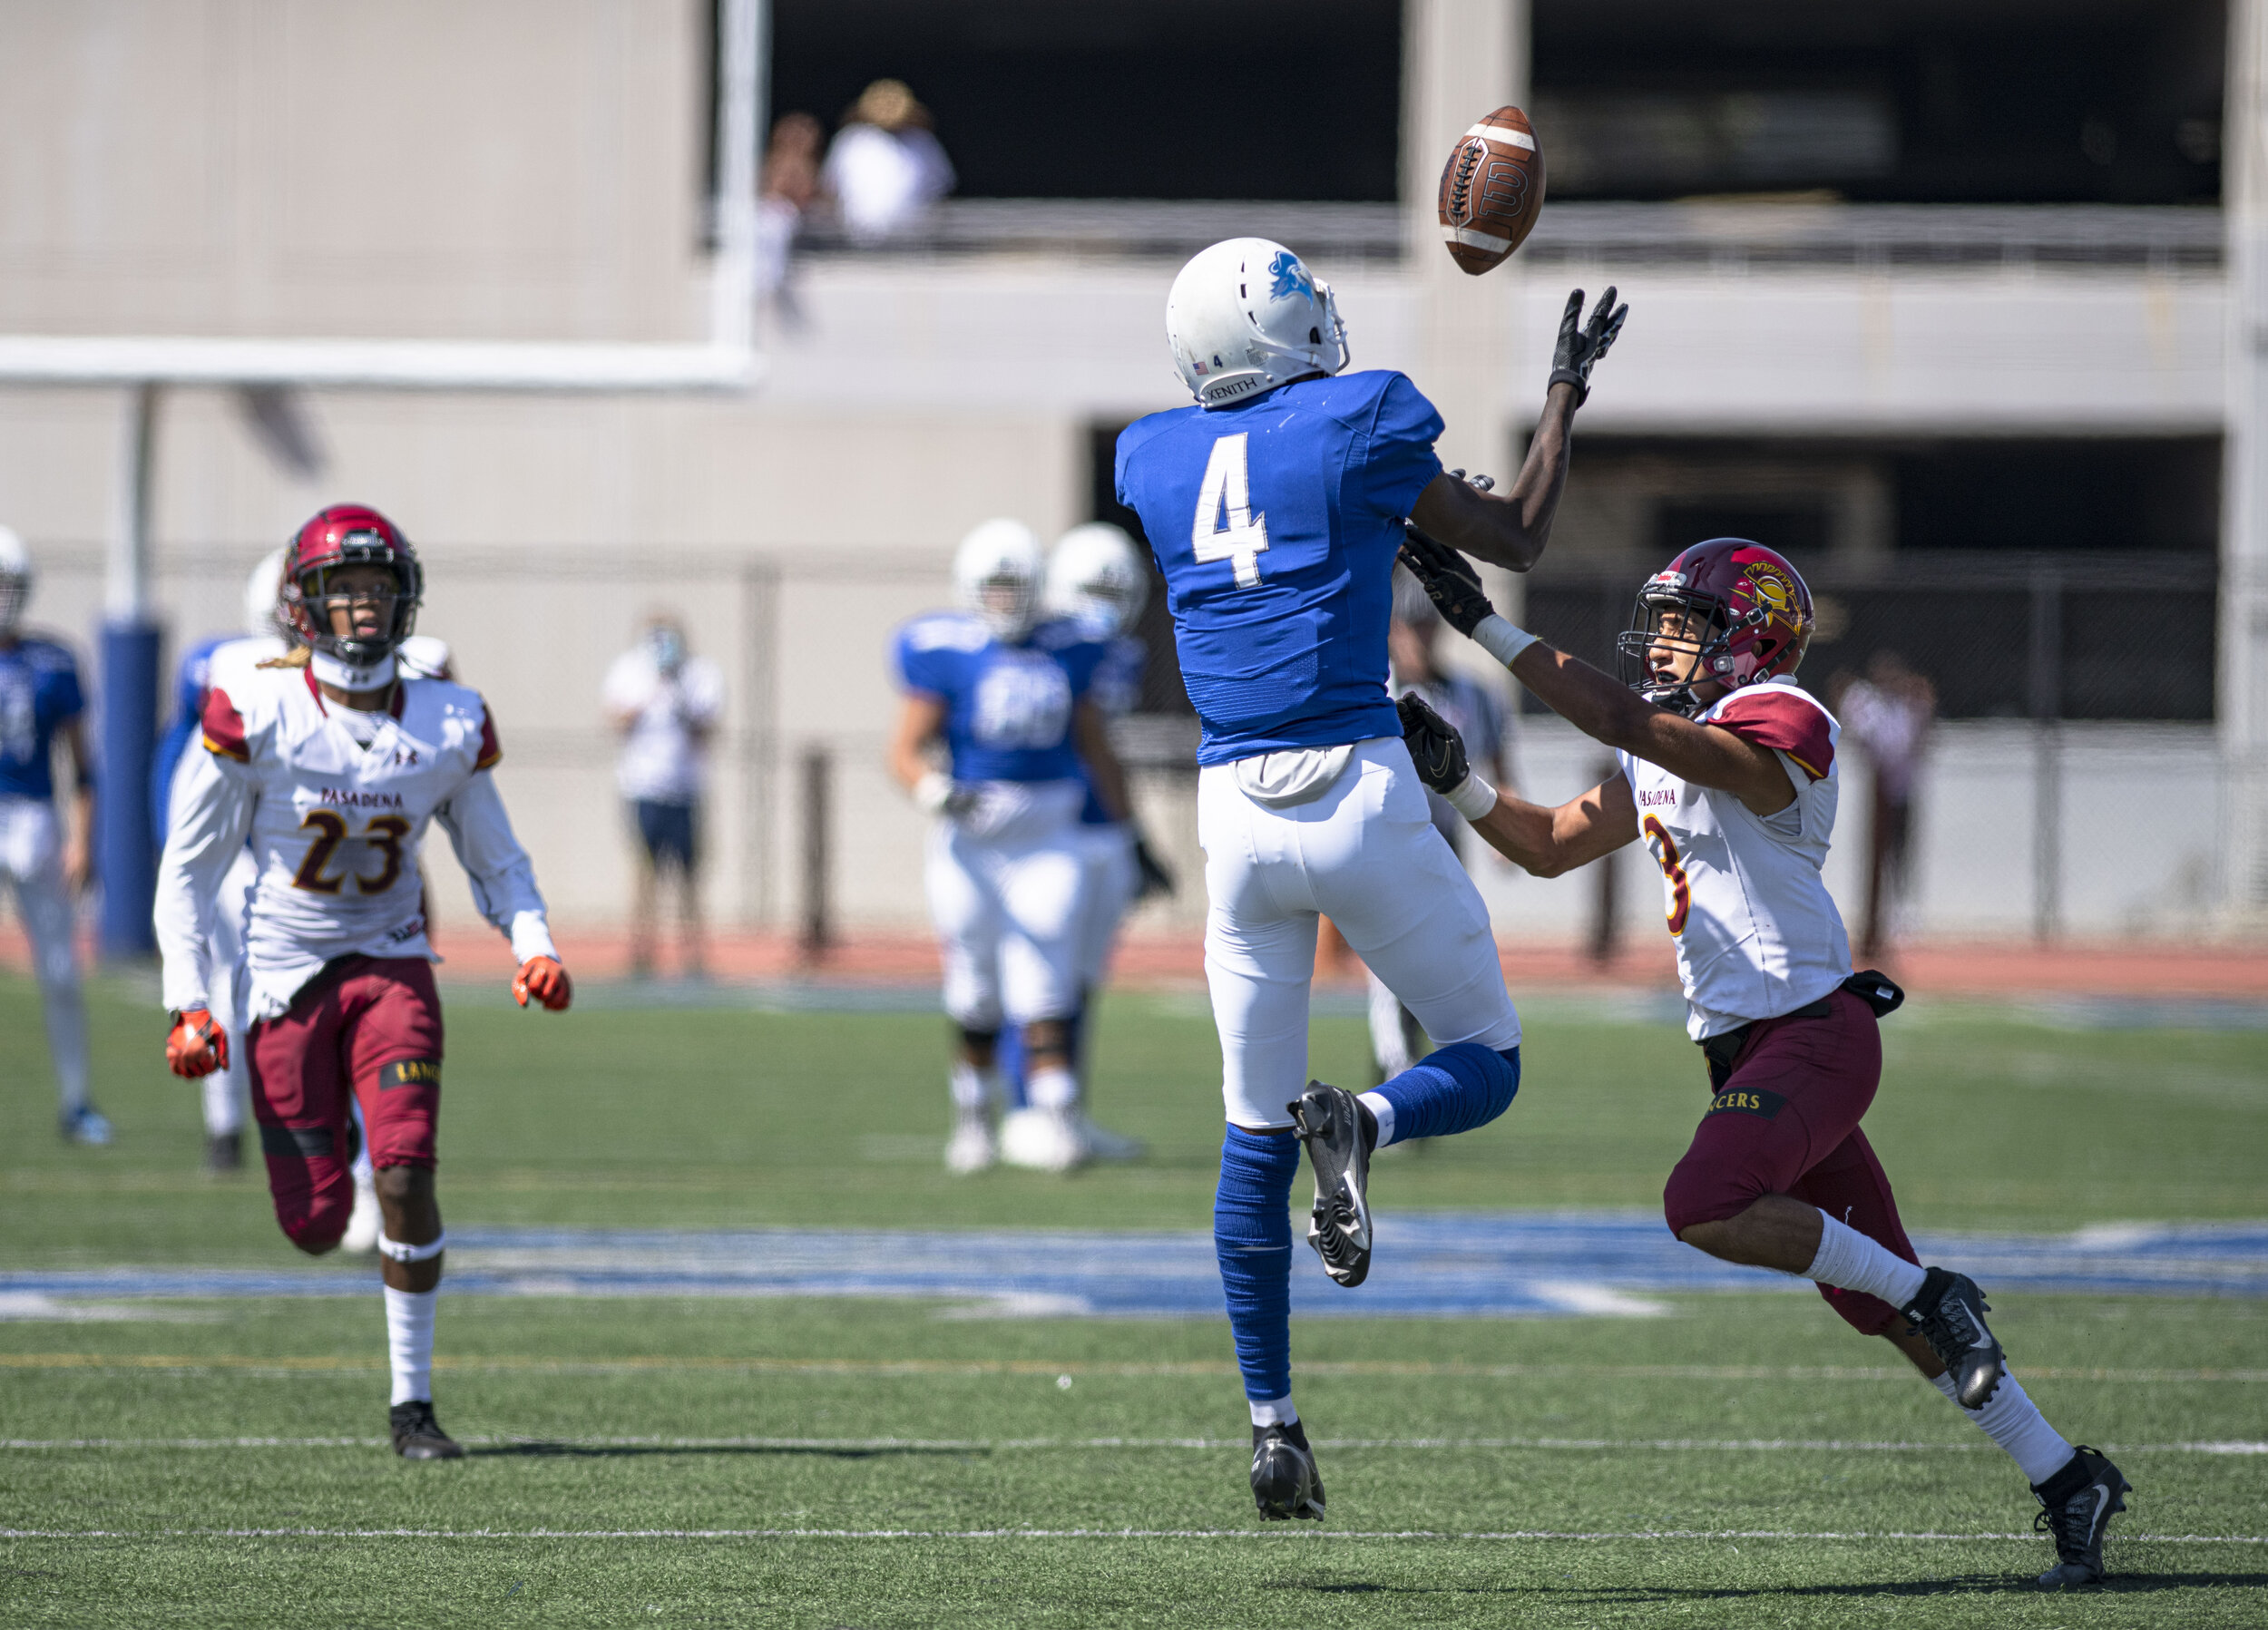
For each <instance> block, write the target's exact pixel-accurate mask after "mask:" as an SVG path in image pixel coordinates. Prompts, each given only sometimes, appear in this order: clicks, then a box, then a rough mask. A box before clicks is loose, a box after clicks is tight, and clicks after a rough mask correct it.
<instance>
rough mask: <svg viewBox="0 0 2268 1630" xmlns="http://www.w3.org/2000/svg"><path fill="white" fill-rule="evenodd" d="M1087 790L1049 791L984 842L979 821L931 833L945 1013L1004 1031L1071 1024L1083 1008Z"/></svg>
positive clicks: (965, 1024) (1038, 792)
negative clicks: (1079, 828) (1082, 808)
mask: <svg viewBox="0 0 2268 1630" xmlns="http://www.w3.org/2000/svg"><path fill="white" fill-rule="evenodd" d="M1084 797H1085V788H1084V787H1083V786H1080V784H1079V783H1077V782H1063V783H1045V784H1041V786H1034V787H1032V788H1030V789H1028V791H1027V792H1026V793H1025V795H1023V796H1022V797H1021V798H1020V799H1019V801H1018V803H1019V808H1018V813H1017V815H1016V818H1015V819H1013V820H1012V821H1010V822H1007V823H1005V824H1003V825H999V826H995V827H993V828H992V830H990V831H988V832H987V833H986V835H982V836H979V835H977V834H976V833H975V832H973V831H972V830H971V825H973V823H969V822H963V821H955V820H941V821H938V822H936V823H935V824H934V825H933V826H932V827H931V829H930V835H929V863H928V866H927V871H926V881H927V884H928V893H929V913H930V917H931V920H932V921H934V922H935V923H936V925H937V937H938V940H939V941H940V942H941V945H940V948H941V950H942V951H943V960H944V964H945V992H944V994H945V1012H946V1015H947V1016H948V1017H950V1018H951V1019H952V1020H953V1022H954V1023H955V1024H958V1025H960V1026H961V1027H962V1028H963V1029H964V1030H980V1031H997V1030H999V1029H1000V1028H1001V1026H1002V1024H1003V1023H1005V1024H1015V1025H1025V1024H1032V1023H1036V1022H1038V1021H1040V1020H1048V1019H1065V1018H1069V1017H1070V1013H1071V1010H1072V1009H1073V1008H1075V1007H1076V1006H1077V1005H1078V1003H1079V951H1080V925H1081V922H1082V919H1081V915H1080V908H1081V905H1082V903H1083V900H1084V897H1085V894H1086V867H1085V866H1084V864H1082V863H1081V861H1080V852H1079V848H1078V845H1077V843H1076V841H1075V839H1074V837H1073V829H1074V827H1075V825H1076V823H1077V818H1078V814H1079V805H1080V801H1081V800H1082V799H1083V798H1084Z"/></svg>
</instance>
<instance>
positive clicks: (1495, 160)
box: [1440, 108, 1543, 278]
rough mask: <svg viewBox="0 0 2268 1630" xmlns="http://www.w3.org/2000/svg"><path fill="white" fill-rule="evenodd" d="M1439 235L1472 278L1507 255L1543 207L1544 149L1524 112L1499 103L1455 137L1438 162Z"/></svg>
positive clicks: (1517, 245) (1496, 264) (1521, 240)
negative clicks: (1446, 159)
mask: <svg viewBox="0 0 2268 1630" xmlns="http://www.w3.org/2000/svg"><path fill="white" fill-rule="evenodd" d="M1440 207H1441V218H1442V241H1443V242H1444V243H1446V244H1447V245H1448V246H1449V258H1450V259H1452V260H1454V261H1455V262H1456V263H1457V264H1458V265H1459V266H1460V267H1461V268H1464V270H1466V271H1467V272H1469V273H1471V275H1472V276H1473V277H1476V278H1477V277H1479V276H1480V275H1481V273H1482V272H1484V271H1491V270H1493V269H1494V268H1497V267H1499V266H1501V265H1502V264H1503V263H1504V262H1505V261H1506V260H1509V259H1511V255H1512V251H1513V250H1515V249H1518V248H1520V245H1521V243H1523V242H1524V241H1526V239H1527V237H1528V234H1529V233H1530V231H1532V230H1534V229H1535V225H1536V217H1537V216H1539V215H1540V214H1541V213H1542V212H1543V150H1542V149H1541V148H1540V147H1538V146H1537V145H1536V132H1535V130H1534V128H1533V127H1532V126H1530V124H1529V122H1528V115H1527V114H1525V113H1523V112H1520V110H1519V109H1518V108H1499V109H1497V110H1496V112H1493V113H1491V114H1489V115H1488V116H1487V117H1486V118H1484V119H1482V120H1481V121H1480V122H1478V123H1477V124H1475V125H1473V127H1472V128H1471V130H1468V131H1467V132H1465V133H1464V134H1463V135H1461V136H1460V137H1458V138H1457V145H1456V146H1455V147H1453V148H1452V149H1450V151H1449V162H1448V163H1446V164H1444V165H1443V166H1442V191H1441V206H1440Z"/></svg>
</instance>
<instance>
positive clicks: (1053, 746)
mask: <svg viewBox="0 0 2268 1630" xmlns="http://www.w3.org/2000/svg"><path fill="white" fill-rule="evenodd" d="M1041 571H1042V562H1041V551H1040V541H1039V539H1038V538H1036V537H1034V536H1033V535H1032V533H1031V529H1030V528H1029V527H1026V526H1024V525H1023V524H1022V522H1014V521H988V522H985V523H984V524H982V526H979V527H978V528H976V530H975V531H973V532H971V533H970V534H969V535H968V537H967V538H965V539H964V540H963V542H962V544H961V547H960V549H959V551H957V552H956V554H955V555H954V558H953V584H954V589H955V591H956V593H957V595H958V597H959V599H960V600H961V602H962V606H963V610H960V611H957V612H946V613H939V614H936V615H932V616H927V617H919V618H916V619H914V620H913V621H912V622H910V623H908V624H906V625H905V627H904V628H903V629H901V630H899V631H898V635H897V641H896V656H897V668H898V676H899V678H900V681H901V682H902V684H903V685H904V689H905V702H904V708H902V709H901V711H900V714H899V717H898V724H897V728H896V731H895V733H894V736H893V737H892V740H891V744H890V755H889V762H890V769H891V772H892V774H894V776H896V777H897V778H898V781H899V782H900V784H901V785H903V786H904V787H905V789H906V791H907V792H909V793H910V794H912V795H913V797H914V803H915V805H918V806H919V807H920V808H921V810H922V811H923V813H924V814H925V815H931V816H933V817H934V826H933V829H932V831H931V835H930V844H929V855H928V864H927V883H928V894H929V907H930V913H931V915H932V917H933V918H934V920H935V922H936V924H937V933H938V938H939V939H940V941H941V942H943V953H944V973H945V981H944V998H945V1012H946V1014H947V1016H948V1017H949V1018H951V1019H952V1020H953V1023H954V1025H955V1026H956V1027H958V1029H959V1031H960V1036H959V1045H958V1048H957V1051H956V1057H955V1059H954V1063H953V1073H952V1086H953V1136H952V1137H951V1139H950V1141H949V1142H948V1143H947V1144H946V1147H945V1164H946V1165H947V1166H949V1167H950V1168H951V1169H952V1170H953V1171H955V1172H973V1171H977V1170H981V1169H982V1168H983V1167H985V1166H990V1165H992V1162H993V1161H994V1160H995V1159H996V1158H1001V1157H1008V1158H1011V1159H1012V1160H1013V1161H1014V1163H1016V1164H1019V1165H1024V1166H1037V1167H1041V1168H1042V1169H1047V1170H1053V1171H1067V1170H1069V1169H1070V1168H1071V1167H1072V1166H1077V1165H1079V1164H1080V1162H1081V1161H1083V1160H1084V1159H1086V1158H1087V1155H1088V1148H1087V1142H1086V1138H1085V1137H1084V1136H1083V1133H1082V1127H1081V1122H1082V1119H1083V1117H1082V1115H1081V1112H1080V1101H1079V1099H1080V1093H1079V1079H1078V1076H1077V1073H1076V1071H1075V1070H1074V1069H1073V1067H1072V1059H1071V1050H1070V1020H1071V1017H1072V1015H1073V1014H1074V1013H1075V1012H1076V1011H1077V1010H1078V1007H1079V1000H1080V992H1079V929H1080V903H1081V901H1082V900H1083V898H1084V896H1085V893H1086V888H1085V869H1084V867H1083V866H1082V864H1081V862H1080V852H1079V847H1078V844H1077V841H1076V838H1075V835H1074V834H1075V828H1076V827H1077V825H1078V821H1079V812H1080V806H1081V805H1083V804H1084V803H1085V801H1086V799H1087V796H1088V793H1089V787H1090V785H1091V786H1092V789H1093V794H1094V795H1095V796H1096V797H1097V798H1099V799H1100V801H1101V804H1102V806H1103V808H1104V810H1105V811H1106V812H1107V813H1109V814H1110V815H1112V816H1113V817H1116V818H1123V817H1124V815H1125V814H1126V807H1127V805H1126V784H1125V777H1124V776H1122V775H1121V774H1120V772H1119V763H1118V759H1117V758H1116V757H1115V756H1113V755H1112V753H1111V751H1110V740H1109V737H1108V736H1107V735H1106V733H1105V731H1104V727H1103V718H1102V714H1101V711H1100V708H1097V707H1096V706H1095V703H1094V700H1093V698H1091V697H1090V695H1089V691H1090V688H1091V685H1092V681H1093V677H1094V669H1095V666H1096V663H1097V662H1098V661H1099V659H1100V656H1101V654H1102V651H1101V648H1100V646H1098V645H1096V644H1095V643H1094V642H1092V641H1091V640H1089V639H1086V638H1084V637H1083V636H1082V635H1081V633H1080V630H1079V629H1078V628H1077V627H1076V626H1074V625H1073V624H1071V623H1069V622H1064V621H1061V620H1056V621H1042V620H1041V618H1040V591H1041ZM940 745H942V747H943V749H944V753H945V756H946V759H947V764H946V766H945V767H943V768H940V767H938V766H935V765H934V763H933V762H932V761H931V758H930V756H929V755H930V754H931V752H932V750H933V749H934V747H938V746H940ZM1003 1024H1012V1025H1016V1026H1018V1027H1020V1028H1021V1029H1022V1031H1023V1039H1024V1047H1025V1052H1026V1056H1027V1061H1028V1070H1027V1086H1028V1090H1029V1096H1030V1099H1031V1108H1032V1109H1034V1110H1036V1111H1038V1112H1039V1113H1038V1114H1037V1115H1036V1116H1035V1117H1032V1118H1030V1119H1029V1120H1028V1121H1026V1122H1025V1123H1024V1124H1023V1125H1022V1127H1020V1137H1019V1142H1018V1143H1017V1145H1016V1146H1015V1147H1002V1144H1001V1143H1000V1141H999V1139H998V1138H997V1137H996V1135H995V1133H994V1131H993V1127H992V1116H993V1114H994V1113H995V1111H996V1108H997V1105H998V1102H999V1098H1000V1089H999V1083H998V1079H997V1071H996V1064H997V1044H998V1040H999V1037H1000V1032H1001V1028H1002V1025H1003Z"/></svg>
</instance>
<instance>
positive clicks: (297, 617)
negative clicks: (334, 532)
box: [284, 532, 424, 669]
mask: <svg viewBox="0 0 2268 1630" xmlns="http://www.w3.org/2000/svg"><path fill="white" fill-rule="evenodd" d="M373 566H375V567H377V568H380V569H381V570H383V571H385V572H386V575H387V577H388V578H390V579H391V580H392V589H391V591H390V592H388V591H371V590H367V589H365V590H357V591H353V592H347V591H345V590H344V589H343V588H342V587H341V586H340V585H339V583H338V579H339V578H340V577H341V576H343V575H344V574H345V573H347V571H352V570H353V569H355V568H357V567H373ZM359 575H361V574H360V573H357V576H359ZM423 579H424V574H423V573H422V572H421V571H419V570H418V567H417V562H416V561H415V559H412V558H406V557H405V556H404V555H402V554H399V553H396V551H394V550H393V549H392V548H391V547H390V546H389V545H388V544H387V543H386V541H385V540H383V539H381V538H379V537H377V536H376V534H375V533H363V532H357V533H350V534H348V535H347V537H346V538H345V539H344V540H342V541H341V542H340V544H339V552H338V557H337V559H335V560H331V561H326V562H325V563H323V564H322V565H319V566H312V567H309V568H308V569H307V570H305V571H301V572H300V573H299V575H298V578H297V580H296V581H293V582H292V583H291V584H289V585H288V587H287V588H286V589H285V591H284V599H285V601H286V603H287V604H288V605H290V606H291V607H292V609H293V612H294V615H293V617H292V624H293V626H294V627H295V628H296V629H297V630H298V634H299V638H300V639H304V640H305V641H306V642H307V643H308V644H309V645H311V646H313V647H314V648H315V649H317V650H318V651H321V652H322V653H324V655H326V656H329V657H336V658H337V659H338V660H339V661H341V662H343V663H345V664H346V665H347V667H349V668H356V669H367V668H371V667H375V666H376V665H377V664H378V663H380V662H383V661H384V660H385V659H386V658H387V657H389V656H391V655H392V654H393V653H394V651H395V650H396V649H397V648H398V647H399V646H400V645H401V643H402V641H403V640H405V639H408V638H409V636H410V635H411V634H412V633H414V632H415V631H416V628H417V607H418V602H419V600H420V599H421V598H422V595H421V591H422V590H423V588H424V581H423ZM373 602H375V603H376V605H377V607H378V608H379V612H380V615H379V616H378V618H377V620H376V627H375V628H371V629H367V630H365V629H361V628H357V627H356V625H355V620H354V618H353V610H354V608H355V607H357V606H358V605H367V604H371V603H373ZM337 608H345V609H346V610H347V612H348V627H349V629H350V630H352V631H350V632H348V633H345V634H341V633H339V632H338V631H337V626H336V624H335V623H334V621H333V620H332V612H333V610H334V609H337Z"/></svg>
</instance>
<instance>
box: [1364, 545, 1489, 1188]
mask: <svg viewBox="0 0 2268 1630" xmlns="http://www.w3.org/2000/svg"><path fill="white" fill-rule="evenodd" d="M1441 630H1442V618H1441V613H1440V612H1439V611H1436V610H1434V609H1433V602H1432V600H1428V599H1427V598H1426V597H1425V589H1424V587H1423V585H1422V584H1421V583H1420V582H1419V581H1417V579H1415V578H1413V577H1412V576H1411V575H1410V573H1409V571H1408V570H1407V569H1406V568H1403V567H1396V568H1395V569H1394V574H1393V622H1392V623H1390V624H1389V625H1388V626H1387V629H1386V659H1387V667H1388V669H1389V671H1390V674H1391V678H1392V682H1393V688H1394V689H1395V690H1397V691H1404V690H1414V691H1416V692H1417V693H1418V695H1420V696H1422V697H1423V698H1425V700H1426V702H1427V704H1428V705H1429V706H1431V707H1432V709H1433V711H1434V712H1436V713H1438V714H1440V715H1441V716H1442V717H1443V718H1445V719H1447V720H1448V721H1449V722H1450V723H1451V724H1452V725H1453V726H1455V727H1456V728H1457V733H1458V734H1459V735H1460V736H1461V737H1464V738H1465V741H1466V743H1467V744H1468V747H1467V750H1468V751H1469V752H1470V753H1471V755H1472V760H1473V762H1474V764H1476V765H1478V766H1480V767H1481V771H1482V772H1483V773H1484V774H1485V775H1487V776H1488V777H1489V778H1490V780H1491V781H1494V782H1496V783H1498V784H1500V785H1503V784H1507V783H1509V779H1510V778H1509V777H1508V776H1506V774H1505V771H1504V731H1505V720H1506V715H1505V712H1504V704H1503V703H1502V702H1501V701H1499V700H1498V699H1497V696H1496V693H1495V692H1494V691H1492V690H1491V689H1490V688H1488V687H1487V686H1485V685H1483V684H1481V681H1480V680H1478V679H1476V678H1472V677H1471V675H1470V674H1461V673H1455V672H1452V671H1451V670H1450V669H1445V668H1443V667H1442V665H1441V664H1440V663H1439V662H1438V661H1436V660H1435V658H1434V644H1435V642H1436V641H1437V640H1438V639H1440V638H1441ZM1425 805H1426V808H1427V810H1428V811H1429V812H1430V813H1431V815H1432V820H1433V830H1434V831H1436V832H1438V833H1440V834H1441V835H1442V840H1443V841H1444V842H1446V843H1447V844H1449V850H1450V853H1451V854H1454V855H1455V856H1456V857H1457V862H1458V864H1460V865H1462V864H1464V858H1465V837H1464V835H1465V824H1464V821H1463V819H1462V817H1461V816H1460V815H1458V814H1457V812H1456V810H1455V809H1453V808H1452V807H1451V806H1450V803H1449V800H1448V799H1446V798H1444V797H1442V795H1440V794H1439V793H1437V792H1435V791H1433V790H1432V788H1431V787H1428V788H1427V789H1426V792H1425ZM1365 972H1366V973H1367V976H1368V978H1369V981H1370V1054H1371V1064H1372V1068H1373V1069H1374V1070H1375V1071H1376V1073H1377V1077H1378V1079H1379V1080H1380V1081H1389V1080H1392V1079H1393V1078H1394V1077H1395V1076H1398V1075H1400V1074H1401V1073H1402V1072H1403V1070H1405V1069H1409V1068H1410V1066H1411V1065H1413V1064H1414V1063H1416V1062H1417V1061H1418V1059H1420V1058H1421V1057H1422V1055H1423V1054H1424V1052H1425V1050H1426V1049H1425V1047H1424V1041H1425V1031H1424V1029H1423V1028H1422V1026H1420V1025H1419V1023H1418V1021H1417V1019H1416V1017H1415V1016H1414V1015H1413V1014H1412V1013H1411V1011H1410V1010H1409V1009H1407V1008H1405V1007H1403V1005H1402V1003H1401V1001H1400V1000H1397V999H1396V998H1395V996H1394V993H1393V991H1390V990H1388V989H1387V988H1386V981H1384V980H1382V979H1380V978H1379V977H1378V976H1377V975H1376V974H1375V973H1368V971H1367V970H1366V971H1365ZM1410 1147H1422V1142H1421V1141H1413V1142H1412V1144H1411V1146H1410Z"/></svg>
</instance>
